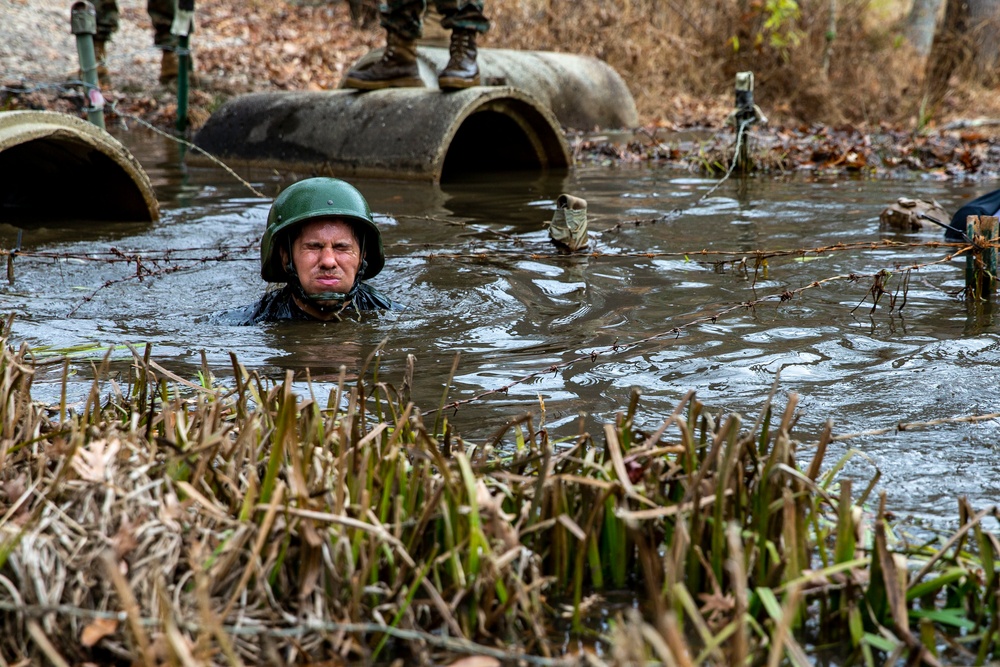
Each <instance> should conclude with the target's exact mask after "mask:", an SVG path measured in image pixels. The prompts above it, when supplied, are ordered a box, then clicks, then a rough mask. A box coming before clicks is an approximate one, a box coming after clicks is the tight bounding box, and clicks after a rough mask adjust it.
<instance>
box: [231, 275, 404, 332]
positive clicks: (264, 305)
mask: <svg viewBox="0 0 1000 667" xmlns="http://www.w3.org/2000/svg"><path fill="white" fill-rule="evenodd" d="M292 294H293V291H292V288H291V286H289V285H285V286H284V287H283V288H281V289H280V290H276V291H270V292H266V293H265V294H264V296H262V297H261V298H260V301H258V302H257V303H255V304H252V305H249V306H247V307H245V308H241V309H239V310H234V311H230V312H228V313H224V314H222V315H221V316H219V317H217V318H215V319H216V320H217V321H218V322H219V323H221V324H231V325H235V326H240V325H250V324H263V323H265V322H291V321H303V322H307V321H311V322H316V321H317V320H316V318H314V317H312V316H310V315H309V314H308V313H305V312H303V311H302V309H301V308H299V307H298V306H297V305H296V304H295V300H294V299H293V298H292ZM372 310H399V305H398V304H395V303H393V302H392V300H391V299H389V297H387V296H385V295H384V294H382V293H381V292H379V291H378V290H377V289H375V288H374V287H372V286H371V285H368V284H366V283H361V282H359V283H358V285H357V287H355V288H354V289H353V290H352V291H351V292H350V294H348V301H347V302H346V303H345V305H344V309H343V311H342V313H343V314H344V315H345V316H348V317H349V316H351V315H355V314H357V313H358V312H359V311H372Z"/></svg>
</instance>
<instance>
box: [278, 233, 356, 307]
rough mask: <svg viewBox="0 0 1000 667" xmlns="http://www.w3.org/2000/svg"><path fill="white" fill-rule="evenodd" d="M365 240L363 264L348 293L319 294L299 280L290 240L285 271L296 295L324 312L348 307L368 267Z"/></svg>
mask: <svg viewBox="0 0 1000 667" xmlns="http://www.w3.org/2000/svg"><path fill="white" fill-rule="evenodd" d="M364 252H365V250H364V242H363V241H362V245H361V257H362V260H361V264H360V265H359V266H358V272H357V273H356V274H354V284H352V285H351V289H349V290H348V291H347V292H346V293H344V292H319V293H318V294H309V293H308V292H306V291H305V289H304V288H303V287H302V283H301V282H300V281H299V272H298V271H296V270H295V262H294V260H293V259H292V241H291V239H289V240H288V261H287V262H286V263H285V273H286V274H287V275H288V276H289V280H288V284H289V285H291V286H292V290H293V291H294V292H295V296H296V297H298V298H300V299H302V300H303V301H306V302H309V304H310V305H312V306H313V307H314V308H316V309H317V310H319V311H320V312H322V313H327V312H333V311H341V310H343V309H344V308H346V307H347V306H348V305H349V304H350V303H351V301H353V300H354V295H355V293H357V291H358V286H359V285H360V284H361V277H362V276H363V275H365V271H366V270H367V269H368V260H367V259H364V256H365V254H364Z"/></svg>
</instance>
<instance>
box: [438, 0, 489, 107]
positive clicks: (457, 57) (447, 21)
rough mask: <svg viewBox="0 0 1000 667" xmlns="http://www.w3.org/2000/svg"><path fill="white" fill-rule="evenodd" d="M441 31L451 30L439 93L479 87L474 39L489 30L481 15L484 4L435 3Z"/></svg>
mask: <svg viewBox="0 0 1000 667" xmlns="http://www.w3.org/2000/svg"><path fill="white" fill-rule="evenodd" d="M434 4H435V5H436V6H437V10H438V13H439V14H441V27H443V28H445V29H447V30H451V43H450V45H449V46H448V54H449V59H448V64H447V65H445V68H444V69H443V70H441V73H440V74H438V86H440V87H441V90H454V89H458V88H470V87H472V86H478V85H479V65H478V64H477V63H476V56H477V55H478V50H477V48H476V37H477V36H478V35H481V34H483V33H485V32H486V31H487V30H489V29H490V22H489V19H487V18H486V16H485V15H484V14H483V0H435V3H434Z"/></svg>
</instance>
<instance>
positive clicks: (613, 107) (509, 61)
mask: <svg viewBox="0 0 1000 667" xmlns="http://www.w3.org/2000/svg"><path fill="white" fill-rule="evenodd" d="M381 57H382V49H376V50H374V51H370V52H368V53H366V54H365V55H364V56H362V57H361V58H360V59H359V60H358V61H357V63H355V64H354V66H355V67H356V66H358V65H361V64H364V63H367V62H370V61H372V60H377V59H379V58H381ZM448 58H449V54H448V49H447V48H440V47H435V46H420V47H418V48H417V64H418V66H419V68H420V78H421V79H422V80H423V82H424V85H425V86H427V87H428V88H431V89H436V88H437V86H438V84H437V73H438V72H440V71H441V70H442V69H444V67H445V65H447V63H448ZM476 62H477V64H478V65H479V72H480V78H481V79H482V82H483V85H487V86H509V87H511V88H517V89H518V90H521V91H524V92H525V93H527V94H528V95H530V96H531V97H532V99H534V100H537V101H538V102H539V103H540V104H541V105H542V106H544V107H546V108H548V109H549V110H551V111H552V113H553V114H555V117H556V119H557V120H558V121H559V123H560V124H561V125H562V126H563V127H565V128H567V129H570V130H583V131H590V130H594V129H600V130H604V129H615V130H617V129H628V128H633V127H636V126H638V125H639V112H638V110H637V109H636V106H635V99H634V98H633V97H632V93H631V92H630V91H629V89H628V86H627V85H625V80H624V79H622V77H621V75H619V74H618V72H616V71H615V70H614V68H613V67H611V65H608V64H607V63H606V62H604V61H603V60H599V59H598V58H594V57H593V56H582V55H579V54H576V53H556V52H554V51H518V50H515V49H479V55H478V56H477V58H476Z"/></svg>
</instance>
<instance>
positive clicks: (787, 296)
mask: <svg viewBox="0 0 1000 667" xmlns="http://www.w3.org/2000/svg"><path fill="white" fill-rule="evenodd" d="M972 249H973V247H972V246H964V247H962V248H960V249H959V250H958V251H957V252H954V253H952V254H950V255H947V256H945V257H943V258H941V259H937V260H935V261H933V262H925V263H921V264H911V265H909V266H898V265H897V267H896V271H899V272H906V273H909V272H910V271H916V270H919V269H922V268H925V267H928V266H934V265H936V264H944V263H947V262H950V261H952V260H953V259H955V258H956V257H958V256H959V255H960V254H962V253H964V252H967V251H969V250H972ZM885 274H886V269H879V270H878V271H876V272H875V273H871V274H866V275H861V274H857V273H846V274H840V275H836V276H830V277H828V278H822V279H819V280H814V281H812V282H810V283H809V284H808V285H803V286H802V287H797V288H794V289H786V290H782V291H781V292H777V293H772V294H768V295H765V296H762V297H758V298H755V299H751V300H749V301H743V302H741V303H738V304H733V305H731V306H727V307H725V308H722V309H721V310H718V311H716V312H715V313H713V314H711V315H703V316H701V317H697V318H695V319H692V320H690V321H688V322H685V323H683V324H678V325H675V326H673V327H671V328H669V329H667V330H665V331H660V332H658V333H654V334H651V335H649V336H645V337H643V338H639V339H637V340H634V341H631V342H626V343H620V342H618V341H617V340H616V341H615V342H614V343H613V344H611V345H609V346H606V347H604V348H602V349H595V350H592V351H591V352H589V353H585V354H581V355H579V356H577V357H574V358H572V359H568V360H566V361H562V362H559V363H557V364H551V365H549V366H548V367H546V368H545V369H543V370H539V371H534V372H532V373H528V374H527V375H523V376H521V377H518V378H516V379H514V380H512V381H510V382H508V383H507V384H505V385H503V386H502V387H498V388H496V389H489V390H486V391H482V392H480V393H478V394H475V395H474V396H471V397H469V398H464V399H461V400H457V401H452V402H451V403H448V404H445V405H442V406H441V407H440V408H436V409H434V410H431V411H430V413H431V414H433V413H435V412H439V411H444V410H455V411H457V410H458V409H459V408H460V407H462V406H463V405H468V404H469V403H473V402H475V401H479V400H482V399H484V398H486V397H488V396H493V395H496V394H507V393H508V392H509V391H510V389H512V388H513V387H516V386H518V385H520V384H524V383H525V382H529V381H531V380H534V379H535V378H539V377H542V376H543V375H547V374H549V373H555V372H557V371H560V370H563V369H566V368H569V367H570V366H573V365H575V364H579V363H582V362H584V361H588V360H589V361H590V362H591V363H596V362H597V360H598V359H599V358H601V357H603V356H607V355H612V354H619V353H621V352H626V351H629V350H634V349H636V348H638V347H639V346H641V345H644V344H646V343H650V342H652V341H655V340H659V339H662V338H667V337H670V336H673V337H675V338H676V337H679V336H680V334H681V332H682V331H684V330H686V329H690V328H692V327H694V326H698V325H701V324H715V323H716V322H717V321H718V320H719V318H721V317H723V316H724V315H728V314H731V313H733V312H736V311H739V310H751V311H752V310H754V309H755V308H757V306H759V305H761V304H764V303H770V302H776V303H784V302H786V301H790V300H791V299H793V298H795V296H797V295H799V294H802V293H803V292H806V291H808V290H811V289H815V288H817V287H822V286H823V285H827V284H830V283H834V282H839V281H849V282H859V281H861V280H863V279H864V278H869V279H871V280H872V281H873V284H874V282H875V281H878V280H883V281H884V279H885ZM883 284H884V283H883ZM867 294H873V289H872V288H869V290H868V292H867ZM866 298H867V297H866ZM862 303H864V301H862ZM876 305H877V302H876ZM852 312H853V311H852ZM873 312H874V311H873Z"/></svg>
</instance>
